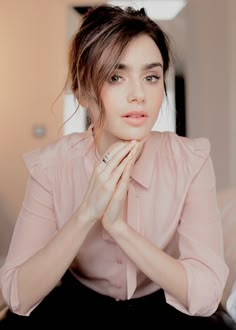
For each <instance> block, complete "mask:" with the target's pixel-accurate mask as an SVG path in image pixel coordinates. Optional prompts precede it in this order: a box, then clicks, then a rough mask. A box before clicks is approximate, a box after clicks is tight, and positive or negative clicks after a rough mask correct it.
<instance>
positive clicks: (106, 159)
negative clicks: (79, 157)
mask: <svg viewBox="0 0 236 330" xmlns="http://www.w3.org/2000/svg"><path fill="white" fill-rule="evenodd" d="M108 155H110V154H109V153H108V154H107V155H105V156H104V157H103V159H102V161H103V162H104V163H105V164H108V163H109V161H110V158H109V157H108Z"/></svg>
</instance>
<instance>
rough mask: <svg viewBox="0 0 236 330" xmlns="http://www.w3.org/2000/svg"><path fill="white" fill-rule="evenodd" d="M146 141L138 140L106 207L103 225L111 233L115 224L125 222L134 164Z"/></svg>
mask: <svg viewBox="0 0 236 330" xmlns="http://www.w3.org/2000/svg"><path fill="white" fill-rule="evenodd" d="M143 143H144V141H142V142H137V143H136V145H135V147H134V148H133V149H132V150H131V152H130V154H129V160H128V162H127V163H126V166H125V168H124V171H123V173H122V175H121V177H120V180H119V182H117V185H116V188H115V191H114V193H113V195H112V198H111V201H110V203H109V205H108V207H107V208H106V211H105V213H104V215H103V218H102V224H103V227H104V228H105V229H106V230H107V231H108V232H110V233H111V230H114V226H115V225H116V226H117V225H119V223H120V222H122V223H123V222H124V209H125V202H126V199H127V192H128V186H129V182H130V175H131V171H132V168H133V165H134V163H135V161H136V159H137V158H138V156H139V154H140V151H141V148H142V146H143Z"/></svg>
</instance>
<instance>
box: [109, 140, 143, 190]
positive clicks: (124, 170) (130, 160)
mask: <svg viewBox="0 0 236 330" xmlns="http://www.w3.org/2000/svg"><path fill="white" fill-rule="evenodd" d="M138 147H139V143H137V144H136V145H135V146H134V148H133V149H132V151H131V152H130V153H129V155H128V156H127V157H126V158H125V159H124V160H123V161H122V162H121V163H120V165H119V166H118V167H117V168H116V170H115V171H114V173H113V174H112V182H113V184H115V185H117V184H118V182H120V180H122V181H123V183H124V182H125V181H126V180H127V184H128V183H129V178H130V174H131V170H132V167H133V165H134V161H135V159H136V154H137V152H138V150H139V148H138Z"/></svg>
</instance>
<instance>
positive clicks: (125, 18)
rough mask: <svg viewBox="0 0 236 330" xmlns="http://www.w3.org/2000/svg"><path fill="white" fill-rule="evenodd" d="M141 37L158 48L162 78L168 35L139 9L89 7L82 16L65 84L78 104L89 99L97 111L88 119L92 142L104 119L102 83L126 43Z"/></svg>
mask: <svg viewBox="0 0 236 330" xmlns="http://www.w3.org/2000/svg"><path fill="white" fill-rule="evenodd" d="M143 34H145V35H148V36H149V37H151V38H152V39H153V40H154V42H155V43H156V45H157V47H158V48H159V50H160V53H161V55H162V59H163V72H164V78H165V73H166V72H167V70H168V68H169V64H170V47H169V40H168V36H167V35H166V33H165V32H164V31H163V30H162V29H161V28H160V26H159V25H158V24H157V23H156V22H154V21H153V20H151V19H150V18H149V17H148V16H147V15H146V13H145V10H144V9H143V8H142V9H140V10H135V9H134V8H131V7H127V8H125V9H122V8H121V7H118V6H110V5H101V6H98V7H93V8H92V9H90V10H88V12H87V13H86V14H85V15H84V17H83V20H82V23H81V25H80V29H79V31H78V32H77V33H76V34H75V36H74V38H73V39H72V42H71V46H70V49H69V76H68V83H70V89H71V90H72V92H73V94H74V95H75V97H76V99H77V100H78V103H79V104H80V102H81V101H82V100H83V99H84V100H86V99H87V100H93V102H95V103H96V104H97V105H98V107H99V108H100V109H101V110H100V115H99V118H98V120H97V121H96V122H93V118H91V117H90V119H91V122H92V123H93V125H94V133H95V143H96V141H98V140H99V136H100V134H101V131H102V129H103V125H104V118H105V111H104V106H103V104H102V100H101V96H100V95H101V89H102V87H103V84H104V83H105V81H107V80H108V79H109V77H110V76H111V75H112V73H113V71H114V69H115V67H116V65H117V63H118V62H119V59H120V57H121V55H122V53H123V51H124V49H125V48H126V47H127V45H128V44H129V43H130V41H131V40H132V39H134V38H135V37H137V36H140V35H143ZM164 86H165V82H164ZM165 91H166V86H165ZM88 111H89V109H88ZM89 116H91V114H89Z"/></svg>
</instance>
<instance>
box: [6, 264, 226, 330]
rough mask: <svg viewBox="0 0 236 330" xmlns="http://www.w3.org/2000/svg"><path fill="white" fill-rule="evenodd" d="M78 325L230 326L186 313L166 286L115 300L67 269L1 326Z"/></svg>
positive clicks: (80, 327)
mask: <svg viewBox="0 0 236 330" xmlns="http://www.w3.org/2000/svg"><path fill="white" fill-rule="evenodd" d="M63 324H66V326H67V327H69V326H71V328H72V327H73V328H76V329H85V328H86V329H90V328H91V327H96V329H100V328H101V329H103V330H104V329H109V330H111V329H113V328H114V327H115V328H117V327H122V328H126V327H130V326H132V328H133V327H137V328H140V327H145V328H146V329H171V328H180V329H188V330H190V329H201V330H204V329H206V330H211V329H222V330H223V329H229V328H228V327H227V326H226V325H225V324H223V323H221V322H219V320H218V319H217V318H216V317H214V316H212V317H196V316H189V315H186V314H184V313H182V312H180V311H178V310H177V309H175V308H174V307H172V306H170V305H169V304H167V303H166V301H165V296H164V292H163V290H158V291H157V292H154V293H152V294H150V295H147V296H144V297H142V298H136V299H130V300H126V301H116V300H115V299H113V298H110V297H107V296H104V295H102V294H99V293H97V292H95V291H93V290H91V289H89V288H87V287H86V286H84V285H83V284H81V283H80V282H78V281H77V280H76V279H75V278H74V277H73V275H72V274H71V273H70V272H69V271H68V272H67V273H66V274H65V276H64V277H63V279H62V283H61V285H59V286H57V287H56V288H55V289H53V290H52V291H51V293H50V294H49V295H48V296H47V297H46V298H45V299H44V300H43V301H42V302H41V303H40V304H39V305H38V306H37V307H36V308H35V309H34V310H33V311H32V312H31V314H30V315H29V316H19V315H16V314H14V313H12V312H11V311H9V312H8V313H7V316H6V318H5V319H4V320H2V321H1V322H0V329H3V330H4V329H14V327H19V326H23V327H24V330H25V329H37V328H39V327H42V326H44V327H46V326H53V327H55V328H56V327H60V328H61V326H63Z"/></svg>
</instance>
